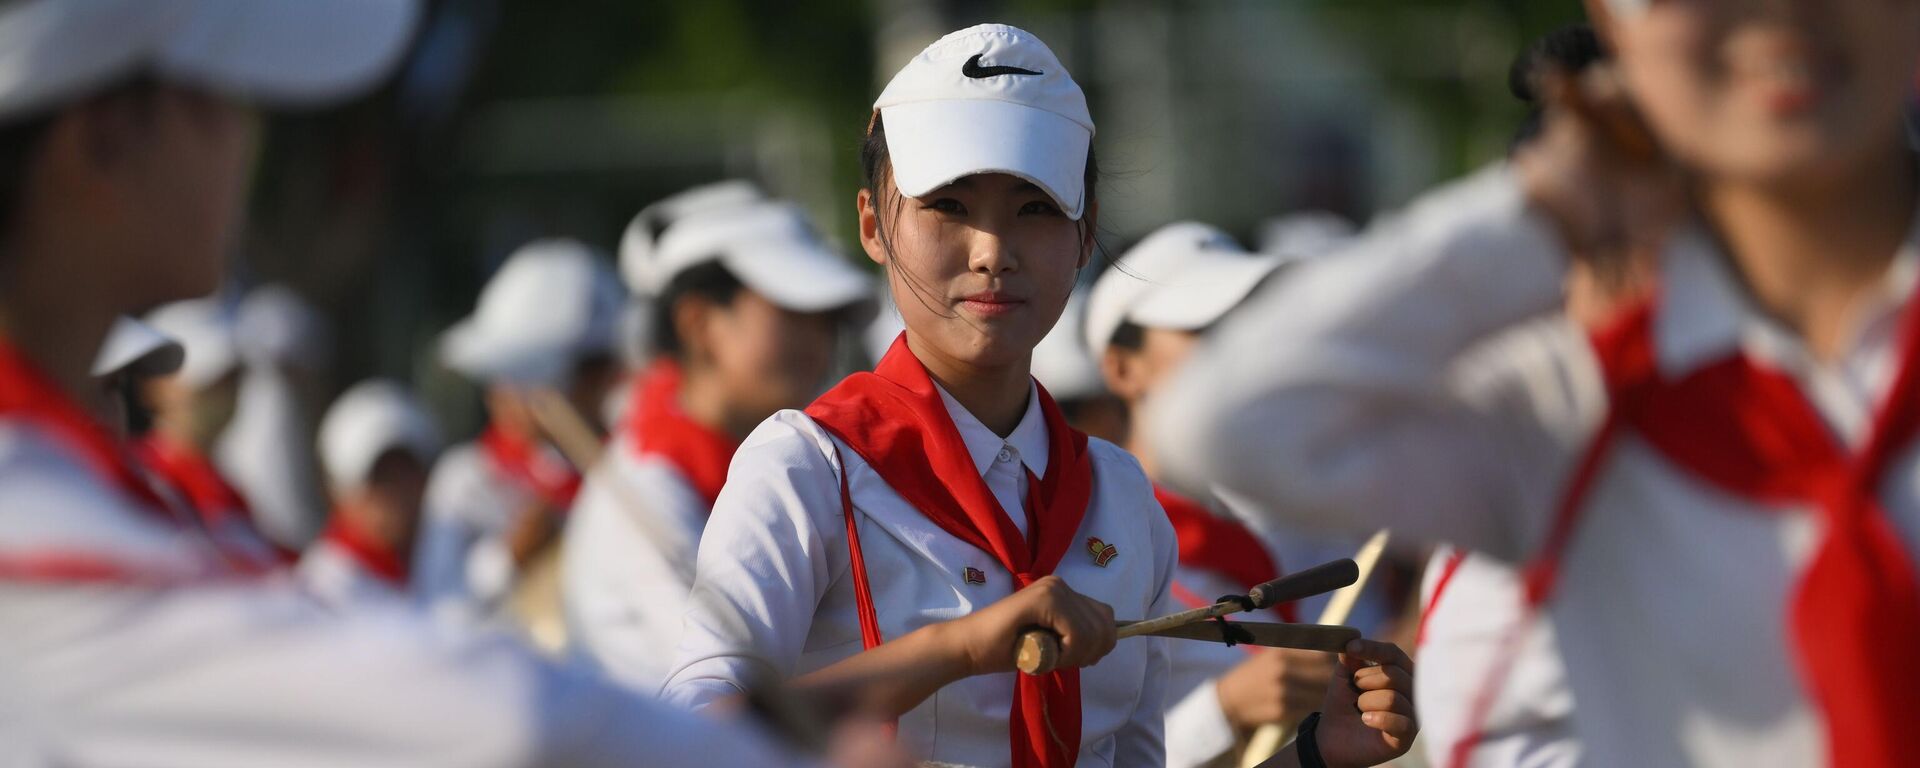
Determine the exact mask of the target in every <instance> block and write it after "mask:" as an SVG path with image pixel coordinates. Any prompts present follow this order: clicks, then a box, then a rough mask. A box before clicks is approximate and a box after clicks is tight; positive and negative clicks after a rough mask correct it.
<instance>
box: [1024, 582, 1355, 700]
mask: <svg viewBox="0 0 1920 768" xmlns="http://www.w3.org/2000/svg"><path fill="white" fill-rule="evenodd" d="M1359 577H1360V569H1359V566H1357V565H1355V564H1354V562H1353V561H1352V560H1335V561H1333V562H1330V563H1322V564H1320V565H1316V566H1314V567H1312V568H1308V569H1306V570H1304V571H1298V572H1295V573H1292V574H1289V575H1286V576H1282V577H1280V578H1277V579H1274V580H1272V581H1268V582H1264V583H1262V584H1259V585H1257V586H1255V587H1254V588H1253V589H1250V590H1247V594H1246V595H1245V599H1244V600H1242V599H1229V600H1222V601H1220V602H1217V603H1214V604H1213V605H1209V606H1206V607H1203V608H1195V609H1193V610H1190V611H1181V612H1179V613H1174V614H1168V615H1166V616H1161V617H1158V618H1153V619H1146V620H1144V621H1134V622H1116V623H1115V625H1114V626H1115V627H1116V629H1117V631H1116V632H1115V633H1114V634H1115V636H1116V637H1117V638H1118V639H1122V640H1124V639H1126V638H1129V637H1139V636H1141V635H1151V634H1155V633H1157V632H1161V631H1164V630H1168V629H1173V628H1175V627H1180V626H1184V625H1187V624H1193V623H1196V622H1202V621H1210V620H1213V619H1215V618H1219V617H1221V616H1228V615H1231V614H1235V613H1240V612H1243V611H1249V610H1260V609H1262V608H1271V607H1273V606H1275V605H1278V604H1280V603H1287V602H1292V601H1294V600H1299V599H1301V598H1305V597H1312V596H1314V595H1318V594H1320V593H1322V592H1331V591H1333V590H1336V589H1339V588H1341V587H1344V586H1347V585H1348V584H1352V583H1353V582H1354V580H1355V579H1357V578H1359ZM1019 643H1020V645H1019V650H1018V652H1017V653H1016V654H1015V656H1014V666H1016V667H1018V668H1019V670H1020V671H1021V672H1025V673H1027V674H1029V675H1044V674H1046V673H1048V672H1052V671H1053V669H1054V667H1056V666H1058V665H1059V663H1060V637H1059V636H1058V635H1055V634H1054V633H1053V632H1052V631H1050V630H1045V629H1030V630H1027V631H1026V632H1025V633H1022V634H1021V635H1020V640H1019Z"/></svg>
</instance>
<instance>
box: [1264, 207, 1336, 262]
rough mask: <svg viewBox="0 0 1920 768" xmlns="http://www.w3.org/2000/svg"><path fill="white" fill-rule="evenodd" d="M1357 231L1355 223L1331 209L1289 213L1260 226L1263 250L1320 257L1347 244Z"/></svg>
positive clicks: (1284, 254) (1294, 255) (1283, 254)
mask: <svg viewBox="0 0 1920 768" xmlns="http://www.w3.org/2000/svg"><path fill="white" fill-rule="evenodd" d="M1355 234H1357V230H1356V229H1355V228H1354V226H1353V222H1351V221H1348V220H1347V217H1345V216H1341V215H1340V214H1337V213H1333V212H1331V211H1300V212H1298V213H1289V214H1287V215H1285V216H1276V217H1274V218H1271V219H1268V220H1266V222H1265V223H1263V224H1261V225H1260V252H1261V253H1277V254H1280V255H1282V256H1292V257H1305V256H1319V255H1321V254H1325V253H1327V252H1329V251H1332V250H1334V249H1337V248H1339V247H1340V246H1342V245H1345V244H1346V243H1347V241H1349V240H1352V239H1353V238H1354V235H1355Z"/></svg>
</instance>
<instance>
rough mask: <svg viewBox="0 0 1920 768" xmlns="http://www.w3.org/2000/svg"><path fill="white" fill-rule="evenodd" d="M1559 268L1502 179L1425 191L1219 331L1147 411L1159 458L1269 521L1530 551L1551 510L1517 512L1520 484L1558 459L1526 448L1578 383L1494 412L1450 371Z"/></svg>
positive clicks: (1539, 308) (1560, 260)
mask: <svg viewBox="0 0 1920 768" xmlns="http://www.w3.org/2000/svg"><path fill="white" fill-rule="evenodd" d="M1565 265H1566V256H1565V255H1564V252H1563V249H1562V248H1561V246H1560V244H1559V241H1558V239H1557V236H1556V235H1555V233H1554V232H1553V231H1552V228H1551V225H1550V223H1549V222H1548V221H1546V220H1545V219H1544V218H1543V217H1542V216H1541V215H1539V214H1538V213H1536V212H1533V211H1532V210H1530V209H1529V207H1528V206H1527V205H1526V203H1525V201H1524V199H1523V197H1522V194H1521V191H1520V189H1519V186H1518V183H1517V181H1516V180H1515V179H1514V178H1513V176H1512V174H1511V172H1510V171H1509V170H1508V169H1506V168H1504V167H1496V168H1490V169H1486V170H1483V171H1481V172H1479V173H1476V174H1475V175H1473V176H1471V177H1469V178H1467V179H1465V180H1462V181H1460V182H1456V183H1453V184H1451V185H1448V186H1446V187H1443V188H1441V189H1439V190H1438V191H1435V192H1433V193H1430V194H1428V195H1427V196H1425V197H1424V198H1422V199H1421V200H1419V201H1417V202H1416V203H1415V204H1414V205H1412V206H1411V207H1410V208H1409V210H1407V211H1406V212H1404V213H1402V214H1400V215H1398V216H1396V217H1395V218H1393V219H1391V220H1389V221H1387V223H1384V224H1381V225H1376V226H1375V227H1374V228H1373V229H1372V230H1371V231H1370V232H1369V233H1368V234H1367V236H1365V237H1364V238H1362V239H1361V240H1360V241H1358V242H1357V243H1356V244H1355V245H1353V246H1352V247H1351V248H1350V249H1349V250H1348V251H1347V252H1345V253H1340V254H1334V255H1331V256H1327V257H1324V258H1322V259H1317V260H1315V261H1313V262H1311V263H1308V264H1304V265H1301V266H1300V267H1298V268H1297V269H1296V271H1295V272H1293V273H1291V274H1288V275H1285V276H1283V277H1282V278H1281V279H1280V280H1279V281H1278V282H1277V283H1276V284H1275V285H1274V286H1272V288H1271V289H1270V290H1267V291H1264V292H1263V294H1262V295H1260V296H1258V297H1256V298H1255V299H1254V303H1253V304H1252V305H1250V306H1249V307H1247V308H1246V310H1244V311H1243V312H1242V313H1241V314H1240V315H1238V316H1236V317H1232V318H1229V320H1228V322H1227V324H1226V325H1225V326H1224V327H1222V328H1220V329H1219V330H1217V331H1216V332H1215V333H1214V334H1212V336H1211V337H1210V338H1209V340H1208V342H1207V344H1206V346H1205V347H1204V348H1203V349H1202V350H1201V351H1200V352H1199V353H1198V354H1197V355H1196V356H1195V359H1194V361H1193V362H1192V363H1191V364H1189V365H1188V366H1186V367H1185V368H1184V369H1183V370H1182V371H1181V372H1180V373H1179V374H1178V375H1177V376H1176V378H1175V379H1174V381H1173V382H1172V383H1171V385H1170V386H1168V387H1166V388H1165V389H1164V390H1163V392H1164V394H1163V395H1161V396H1160V397H1159V399H1158V401H1157V402H1156V403H1154V404H1153V409H1152V412H1151V413H1150V414H1149V418H1150V419H1151V420H1152V430H1151V432H1152V435H1153V437H1154V439H1155V444H1154V449H1155V451H1156V453H1157V455H1158V457H1159V459H1160V466H1161V467H1163V468H1164V469H1165V471H1166V473H1167V474H1168V475H1169V476H1170V477H1171V478H1172V479H1173V480H1174V483H1175V484H1176V485H1184V486H1186V487H1189V488H1193V487H1210V486H1211V487H1215V488H1218V489H1220V490H1222V491H1224V492H1227V493H1232V494H1237V495H1240V496H1244V497H1246V498H1248V499H1251V500H1252V501H1254V502H1256V504H1255V505H1251V506H1250V507H1249V508H1251V509H1256V510H1260V512H1258V513H1257V514H1270V515H1275V516H1277V517H1278V518H1280V519H1281V520H1285V521H1295V522H1298V523H1300V524H1303V525H1308V526H1314V527H1319V528H1323V529H1341V530H1347V531H1353V532H1367V531H1371V530H1373V529H1376V528H1381V527H1391V528H1394V529H1395V531H1396V533H1403V534H1406V535H1407V536H1408V538H1410V539H1415V540H1448V541H1455V542H1459V543H1461V544H1463V545H1466V546H1470V547H1473V548H1475V549H1479V550H1483V551H1487V552H1490V553H1494V554H1497V555H1501V556H1503V557H1508V558H1512V557H1518V556H1519V555H1520V554H1521V553H1523V552H1524V551H1525V549H1526V547H1527V546H1528V542H1529V541H1530V540H1531V538H1532V537H1533V536H1535V535H1536V533H1535V532H1534V530H1533V529H1534V528H1535V527H1537V526H1536V525H1534V524H1533V523H1532V522H1531V521H1529V520H1518V519H1516V518H1519V517H1525V516H1536V515H1544V514H1545V511H1544V510H1540V509H1535V508H1534V507H1535V506H1537V505H1530V504H1526V503H1521V501H1520V499H1519V498H1518V497H1519V495H1520V485H1521V484H1519V483H1516V482H1515V478H1516V477H1529V476H1541V475H1546V476H1556V475H1557V474H1558V473H1559V472H1560V467H1559V464H1560V459H1559V457H1558V455H1557V454H1551V453H1549V454H1546V455H1542V454H1540V453H1539V452H1535V451H1530V450H1525V446H1529V445H1532V444H1535V443H1537V442H1538V434H1537V433H1539V432H1541V431H1542V430H1543V429H1544V427H1543V426H1542V424H1543V423H1544V422H1559V421H1565V420H1566V418H1567V416H1568V414H1566V413H1559V412H1556V411H1565V410H1567V409H1569V408H1572V407H1573V405H1571V404H1572V403H1575V402H1577V401H1578V398H1577V397H1575V396H1574V394H1573V393H1574V390H1579V389H1581V388H1582V386H1583V384H1582V383H1581V382H1577V381H1576V382H1571V383H1568V382H1545V385H1547V386H1559V387H1563V388H1565V389H1567V392H1563V393H1561V394H1560V395H1554V396H1547V397H1541V398H1536V399H1534V400H1532V401H1530V402H1528V403H1527V406H1528V407H1529V408H1532V409H1534V410H1532V411H1529V412H1520V413H1513V414H1503V415H1499V416H1495V415H1490V414H1489V412H1488V411H1487V410H1486V408H1485V407H1484V406H1485V403H1483V402H1481V400H1482V398H1479V397H1477V396H1475V395H1473V394H1471V393H1465V392H1462V391H1461V389H1460V387H1459V386H1458V381H1459V376H1458V375H1457V372H1456V371H1455V370H1454V366H1455V363H1456V362H1457V361H1458V359H1459V358H1460V357H1461V356H1462V354H1463V353H1465V352H1466V351H1468V350H1469V348H1471V347H1473V346H1475V345H1476V343H1478V342H1480V341H1482V340H1484V339H1487V338H1488V337H1490V336H1493V335H1495V334H1496V332H1498V331H1500V330H1501V329H1504V328H1507V327H1509V326H1514V325H1515V324H1518V323H1520V322H1522V321H1524V320H1526V319H1528V318H1533V317H1539V316H1544V315H1546V314H1547V313H1550V312H1552V311H1554V310H1556V309H1557V308H1558V307H1559V306H1560V305H1561V303H1562V295H1563V282H1564V277H1565Z"/></svg>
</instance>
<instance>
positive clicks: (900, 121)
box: [873, 24, 1093, 220]
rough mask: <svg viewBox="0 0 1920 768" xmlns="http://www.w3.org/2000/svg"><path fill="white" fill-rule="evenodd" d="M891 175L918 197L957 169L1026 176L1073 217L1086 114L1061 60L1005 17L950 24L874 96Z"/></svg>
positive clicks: (1078, 209)
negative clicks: (957, 28) (946, 31)
mask: <svg viewBox="0 0 1920 768" xmlns="http://www.w3.org/2000/svg"><path fill="white" fill-rule="evenodd" d="M873 108H874V110H875V111H877V112H879V113H880V120H881V122H882V124H883V125H884V126H885V127H886V132H887V154H888V156H889V158H890V160H891V162H892V165H893V181H894V185H895V186H897V187H899V189H900V192H901V194H904V195H906V196H908V197H920V196H921V195H925V194H927V193H928V192H932V191H933V190H935V189H937V188H939V187H941V186H943V185H946V184H948V183H950V182H952V181H954V180H955V179H959V178H961V177H963V176H970V175H973V174H977V173H1005V174H1011V175H1013V176H1018V177H1020V178H1022V179H1026V180H1027V181H1031V182H1033V183H1034V184H1035V185H1037V186H1039V187H1040V188H1041V189H1042V190H1045V191H1046V193H1047V194H1048V195H1050V196H1052V197H1053V200H1054V202H1056V203H1059V204H1060V209H1061V210H1062V211H1063V212H1065V213H1066V214H1067V216H1068V218H1072V219H1076V220H1077V219H1079V218H1080V216H1081V214H1082V213H1083V212H1084V210H1085V203H1086V189H1085V186H1086V168H1087V148H1088V147H1089V146H1090V145H1092V143H1093V116H1092V115H1091V114H1089V113H1088V112H1087V98H1086V95H1085V94H1083V93H1081V91H1080V86H1079V85H1078V84H1076V83H1074V82H1073V78H1072V77H1071V76H1070V75H1068V74H1067V68H1066V67H1064V66H1062V65H1061V64H1060V60H1059V59H1058V58H1056V57H1055V56H1054V55H1053V51H1052V50H1049V49H1048V48H1047V45H1046V43H1042V42H1040V38H1037V37H1034V36H1033V35H1032V34H1031V33H1029V32H1027V31H1025V30H1022V29H1019V28H1016V27H1010V26H1007V25H1005V24H981V25H978V26H973V27H968V28H966V29H963V30H960V31H958V32H954V33H952V34H949V35H947V36H946V37H942V38H940V39H939V40H937V41H935V42H934V43H933V45H929V46H927V48H926V50H924V51H921V52H920V55H919V56H915V57H914V58H913V60H912V61H910V62H907V65H906V66H905V67H903V68H902V69H901V70H900V72H899V74H896V75H894V76H893V81H892V82H889V83H887V87H886V90H883V91H881V92H880V98H879V99H877V100H875V101H874V103H873Z"/></svg>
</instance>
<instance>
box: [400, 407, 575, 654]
mask: <svg viewBox="0 0 1920 768" xmlns="http://www.w3.org/2000/svg"><path fill="white" fill-rule="evenodd" d="M542 450H545V451H546V452H547V453H548V454H552V453H553V452H552V451H551V450H550V449H545V448H543V449H542ZM548 459H549V460H551V461H554V462H559V461H562V460H561V459H560V458H559V457H558V456H557V455H550V456H548ZM533 502H534V495H533V492H532V491H531V490H529V489H528V488H527V487H526V486H525V485H523V484H521V483H520V482H519V481H518V480H516V479H515V478H514V477H513V476H511V475H509V474H508V473H507V472H505V471H503V470H501V469H499V468H498V467H497V466H496V463H495V461H494V460H493V459H492V458H491V457H490V456H488V454H487V451H486V449H485V448H483V447H482V446H481V444H480V442H479V441H470V442H466V443H462V444H460V445H456V446H454V447H452V448H449V449H447V451H446V452H445V453H443V454H441V456H440V460H439V461H437V462H435V463H434V465H433V473H432V475H431V477H429V479H428V481H427V494H426V499H425V502H424V505H423V506H424V508H423V511H422V514H421V530H420V541H419V543H417V544H415V545H414V550H415V555H414V578H415V579H416V583H417V584H418V585H419V587H418V589H419V590H420V598H421V600H423V601H424V602H425V603H426V605H427V606H428V607H429V609H430V610H432V612H433V613H435V614H436V615H442V616H445V615H449V614H451V615H454V616H461V617H472V616H477V615H485V614H487V613H489V612H491V611H492V610H493V609H494V608H495V607H497V606H498V605H499V602H500V601H501V600H502V599H504V598H505V597H506V595H507V591H508V590H509V589H511V588H512V587H513V581H514V577H515V570H516V569H515V566H514V562H513V554H512V552H511V551H510V550H509V549H508V547H507V542H506V538H505V537H506V535H507V532H508V530H509V528H510V527H511V526H512V525H513V521H514V517H515V516H516V515H519V514H520V513H521V512H522V511H523V510H525V509H526V508H527V507H528V505H530V504H532V503H533Z"/></svg>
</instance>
